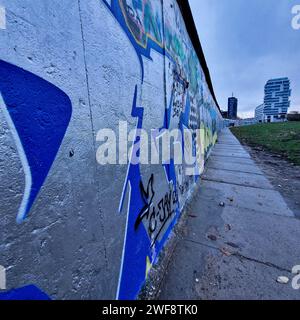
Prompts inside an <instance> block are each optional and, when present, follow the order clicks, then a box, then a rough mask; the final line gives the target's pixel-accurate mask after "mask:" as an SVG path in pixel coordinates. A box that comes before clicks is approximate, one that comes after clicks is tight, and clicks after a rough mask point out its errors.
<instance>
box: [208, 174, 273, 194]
mask: <svg viewBox="0 0 300 320" xmlns="http://www.w3.org/2000/svg"><path fill="white" fill-rule="evenodd" d="M202 180H204V181H211V182H218V183H222V184H229V185H234V186H239V187H246V188H254V189H259V190H269V191H276V190H275V189H272V188H261V187H255V186H250V185H247V184H242V183H234V182H230V183H229V182H225V181H222V180H217V179H209V178H206V177H205V175H203V176H202Z"/></svg>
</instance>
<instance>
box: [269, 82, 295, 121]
mask: <svg viewBox="0 0 300 320" xmlns="http://www.w3.org/2000/svg"><path fill="white" fill-rule="evenodd" d="M290 96H291V89H290V80H289V79H288V78H278V79H271V80H269V81H268V82H267V83H266V85H265V98H264V111H263V113H264V119H263V120H264V122H277V121H285V120H286V117H287V112H288V108H289V107H290V99H289V98H290Z"/></svg>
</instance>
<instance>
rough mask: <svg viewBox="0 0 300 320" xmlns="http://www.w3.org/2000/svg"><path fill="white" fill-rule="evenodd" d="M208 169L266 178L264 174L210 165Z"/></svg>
mask: <svg viewBox="0 0 300 320" xmlns="http://www.w3.org/2000/svg"><path fill="white" fill-rule="evenodd" d="M207 168H208V169H213V170H219V171H229V172H235V173H247V174H254V175H257V176H264V174H263V173H255V172H249V171H241V170H230V169H220V168H214V167H210V166H209V165H208V166H207Z"/></svg>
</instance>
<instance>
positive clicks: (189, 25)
mask: <svg viewBox="0 0 300 320" xmlns="http://www.w3.org/2000/svg"><path fill="white" fill-rule="evenodd" d="M177 3H178V6H179V9H180V11H181V14H182V17H183V20H184V23H185V26H186V29H187V32H188V34H189V36H190V39H191V41H192V44H193V46H194V49H195V51H196V53H197V56H198V59H199V61H200V64H201V67H202V70H203V72H204V75H205V79H206V82H207V85H208V88H209V90H210V93H211V95H212V97H213V99H214V101H215V103H216V105H217V107H218V109H219V111H220V113H221V109H220V106H219V103H218V101H217V98H216V95H215V92H214V88H213V84H212V81H211V77H210V72H209V69H208V66H207V63H206V59H205V56H204V52H203V49H202V45H201V42H200V39H199V36H198V32H197V28H196V25H195V21H194V18H193V14H192V11H191V7H190V4H189V1H188V0H177Z"/></svg>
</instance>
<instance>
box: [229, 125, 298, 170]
mask: <svg viewBox="0 0 300 320" xmlns="http://www.w3.org/2000/svg"><path fill="white" fill-rule="evenodd" d="M231 131H232V132H233V134H234V135H235V136H236V137H237V138H238V139H239V140H240V141H241V142H243V143H246V144H248V145H250V146H261V147H263V148H264V149H266V150H268V151H271V152H274V153H276V154H281V155H283V156H284V157H285V158H286V159H288V160H289V161H291V162H293V163H295V164H297V165H300V122H283V123H266V124H256V125H252V126H245V127H234V128H231Z"/></svg>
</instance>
